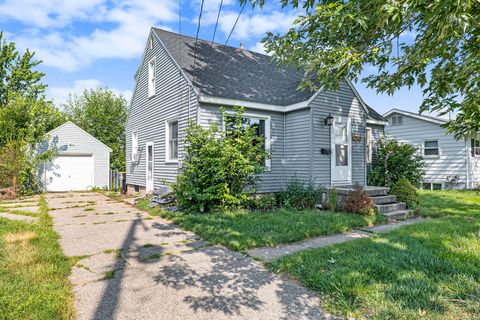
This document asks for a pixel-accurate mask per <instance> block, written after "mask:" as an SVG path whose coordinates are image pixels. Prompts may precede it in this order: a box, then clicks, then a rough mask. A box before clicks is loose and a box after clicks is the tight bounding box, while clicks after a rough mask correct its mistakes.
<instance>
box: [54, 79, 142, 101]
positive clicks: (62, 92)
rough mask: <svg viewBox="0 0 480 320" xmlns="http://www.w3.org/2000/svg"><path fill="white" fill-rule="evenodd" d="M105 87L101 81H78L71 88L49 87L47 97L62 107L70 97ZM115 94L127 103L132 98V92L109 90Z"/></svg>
mask: <svg viewBox="0 0 480 320" xmlns="http://www.w3.org/2000/svg"><path fill="white" fill-rule="evenodd" d="M102 86H104V85H103V83H102V82H101V81H100V80H97V79H85V80H76V81H74V83H73V86H71V87H48V88H47V97H48V98H50V99H53V101H54V103H55V104H56V105H61V104H63V103H65V102H66V101H67V100H68V97H69V95H75V94H77V95H78V94H81V93H82V92H83V90H85V89H95V88H99V87H102ZM109 89H110V90H112V91H113V92H114V93H115V94H117V95H118V94H122V95H123V96H124V97H125V99H127V102H129V101H130V98H131V97H132V91H130V90H118V89H115V88H109Z"/></svg>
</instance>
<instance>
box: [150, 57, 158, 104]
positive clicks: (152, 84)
mask: <svg viewBox="0 0 480 320" xmlns="http://www.w3.org/2000/svg"><path fill="white" fill-rule="evenodd" d="M155 73H156V71H155V58H153V59H152V60H150V62H149V63H148V96H149V97H151V96H154V95H155V77H156V74H155Z"/></svg>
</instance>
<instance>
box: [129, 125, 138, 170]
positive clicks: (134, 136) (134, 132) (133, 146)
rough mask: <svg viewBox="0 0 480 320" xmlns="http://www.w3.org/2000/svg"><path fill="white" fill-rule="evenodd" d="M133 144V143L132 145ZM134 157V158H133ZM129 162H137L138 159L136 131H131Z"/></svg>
mask: <svg viewBox="0 0 480 320" xmlns="http://www.w3.org/2000/svg"><path fill="white" fill-rule="evenodd" d="M134 142H135V143H134ZM135 156H136V158H135ZM130 159H131V161H132V162H137V161H138V159H139V155H138V130H133V131H132V151H131V158H130Z"/></svg>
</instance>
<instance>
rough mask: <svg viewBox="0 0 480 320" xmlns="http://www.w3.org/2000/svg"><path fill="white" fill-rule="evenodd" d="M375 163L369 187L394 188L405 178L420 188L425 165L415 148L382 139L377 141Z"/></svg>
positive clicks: (372, 167)
mask: <svg viewBox="0 0 480 320" xmlns="http://www.w3.org/2000/svg"><path fill="white" fill-rule="evenodd" d="M377 145H378V148H377V151H376V157H375V161H374V163H373V164H372V166H371V167H370V170H369V172H368V185H371V186H384V187H392V186H393V185H394V184H395V183H396V182H397V181H398V180H400V179H402V178H405V179H407V180H408V181H410V183H411V184H413V185H414V186H417V187H419V186H420V184H421V182H422V179H423V174H424V168H425V163H424V162H423V158H422V157H421V156H419V155H418V154H417V151H416V149H415V147H414V146H412V145H410V144H405V143H400V142H398V141H397V140H394V139H391V138H387V137H382V138H380V139H379V140H378V141H377Z"/></svg>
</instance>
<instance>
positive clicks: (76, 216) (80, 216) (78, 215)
mask: <svg viewBox="0 0 480 320" xmlns="http://www.w3.org/2000/svg"><path fill="white" fill-rule="evenodd" d="M83 217H87V215H86V214H77V215H75V216H72V218H83Z"/></svg>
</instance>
